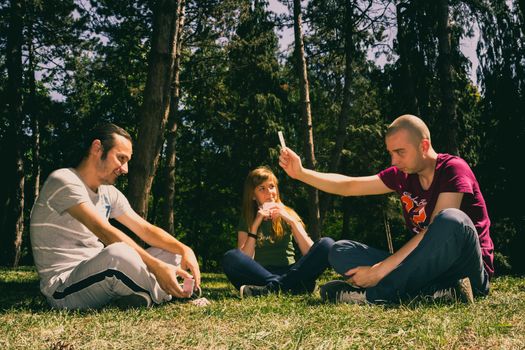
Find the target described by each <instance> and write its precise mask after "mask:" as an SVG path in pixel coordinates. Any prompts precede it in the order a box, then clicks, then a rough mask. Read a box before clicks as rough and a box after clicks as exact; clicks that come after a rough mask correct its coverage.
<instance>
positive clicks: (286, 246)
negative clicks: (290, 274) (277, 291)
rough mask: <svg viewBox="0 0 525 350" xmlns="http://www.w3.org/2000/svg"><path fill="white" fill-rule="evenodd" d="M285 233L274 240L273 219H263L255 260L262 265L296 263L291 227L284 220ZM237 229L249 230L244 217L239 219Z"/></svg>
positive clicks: (256, 245) (258, 234)
mask: <svg viewBox="0 0 525 350" xmlns="http://www.w3.org/2000/svg"><path fill="white" fill-rule="evenodd" d="M283 229H284V235H283V237H282V238H281V239H277V240H276V241H273V242H272V238H271V237H272V235H271V233H272V221H270V220H268V221H263V222H261V225H260V226H259V232H258V233H257V236H258V238H257V243H256V244H255V256H254V260H255V261H257V262H258V263H259V264H261V265H262V266H289V265H292V264H294V263H295V249H294V245H293V235H292V233H291V231H290V227H289V226H288V225H286V224H285V223H284V222H283ZM237 231H243V232H249V230H248V225H247V224H246V221H245V220H244V218H243V217H241V218H240V220H239V225H238V226H237Z"/></svg>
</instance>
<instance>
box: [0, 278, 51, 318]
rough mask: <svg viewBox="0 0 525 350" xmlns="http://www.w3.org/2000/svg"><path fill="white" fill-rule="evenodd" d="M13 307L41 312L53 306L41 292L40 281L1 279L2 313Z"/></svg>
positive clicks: (9, 310) (0, 301)
mask: <svg viewBox="0 0 525 350" xmlns="http://www.w3.org/2000/svg"><path fill="white" fill-rule="evenodd" d="M13 309H24V310H27V309H29V310H31V311H34V312H40V311H49V310H50V309H51V308H50V307H49V306H48V304H47V301H46V299H45V298H44V296H43V295H42V294H41V293H40V289H39V283H38V281H9V282H6V281H0V313H5V312H12V310H13Z"/></svg>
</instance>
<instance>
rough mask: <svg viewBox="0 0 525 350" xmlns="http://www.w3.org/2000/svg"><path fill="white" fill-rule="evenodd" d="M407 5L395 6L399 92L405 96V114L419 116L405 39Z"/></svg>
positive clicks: (409, 56)
mask: <svg viewBox="0 0 525 350" xmlns="http://www.w3.org/2000/svg"><path fill="white" fill-rule="evenodd" d="M408 11H409V5H408V4H407V3H399V4H397V6H396V18H397V42H398V45H399V61H400V63H401V79H402V82H403V84H402V86H401V91H402V93H403V95H404V96H405V98H404V101H403V104H404V106H405V108H406V113H411V114H414V115H417V116H419V115H420V112H419V106H418V101H417V95H416V89H415V84H414V76H413V74H412V65H411V63H410V58H411V57H412V55H410V54H409V50H408V47H409V43H408V42H407V38H406V25H405V24H406V23H407V22H408V21H407V17H408V13H407V12H408Z"/></svg>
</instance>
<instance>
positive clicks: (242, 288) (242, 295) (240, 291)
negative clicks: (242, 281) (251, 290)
mask: <svg viewBox="0 0 525 350" xmlns="http://www.w3.org/2000/svg"><path fill="white" fill-rule="evenodd" d="M244 287H246V286H245V285H243V286H241V288H240V289H239V293H240V296H241V299H244Z"/></svg>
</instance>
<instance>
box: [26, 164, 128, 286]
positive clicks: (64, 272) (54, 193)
mask: <svg viewBox="0 0 525 350" xmlns="http://www.w3.org/2000/svg"><path fill="white" fill-rule="evenodd" d="M80 203H88V204H89V205H92V206H93V207H94V209H95V210H96V212H97V213H98V214H100V216H101V217H102V218H104V219H105V220H108V219H109V218H115V217H118V216H120V215H122V214H124V213H126V212H129V211H131V210H132V209H131V207H130V205H129V202H128V200H127V199H126V197H125V196H124V195H123V194H122V192H120V191H119V190H118V189H117V188H116V187H115V186H107V185H101V186H100V187H99V188H98V192H96V193H95V192H93V191H92V190H91V189H90V188H89V187H88V186H87V185H86V184H85V183H84V182H83V181H82V179H80V177H79V176H78V175H77V173H76V171H75V170H74V169H71V168H68V169H58V170H56V171H54V172H53V173H51V174H50V175H49V177H48V178H47V180H46V182H45V183H44V186H43V187H42V190H41V192H40V195H39V196H38V198H37V200H36V202H35V204H34V206H33V209H32V210H31V226H30V234H31V246H32V249H33V258H34V260H35V265H36V268H37V270H38V275H39V276H40V289H41V290H42V293H43V294H44V295H46V296H51V295H52V294H53V292H54V291H55V289H56V288H57V286H58V284H60V283H62V282H63V281H65V279H66V278H67V277H68V275H69V274H70V273H71V271H72V270H73V269H74V268H75V267H76V266H77V265H78V264H79V263H80V262H82V261H84V260H87V259H90V258H92V257H93V256H95V255H97V254H98V253H99V252H100V251H101V250H102V249H103V248H104V245H103V244H102V242H100V241H99V240H98V237H97V236H95V235H94V234H93V233H92V232H91V231H89V230H88V228H87V227H86V226H84V225H83V224H81V223H80V222H79V221H78V220H76V219H75V218H73V217H72V216H71V215H69V213H68V212H67V211H66V210H67V209H68V208H71V207H73V206H75V205H77V204H80Z"/></svg>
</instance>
